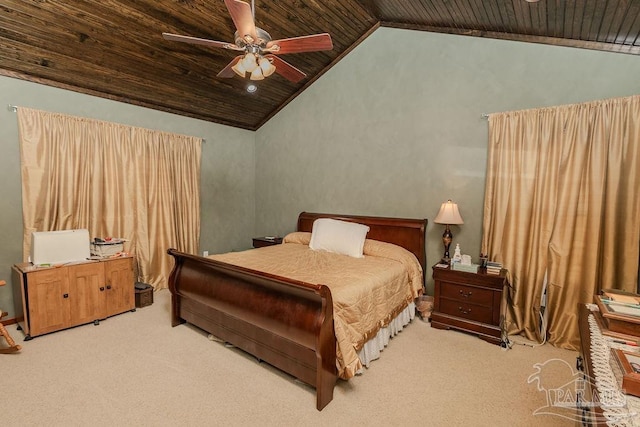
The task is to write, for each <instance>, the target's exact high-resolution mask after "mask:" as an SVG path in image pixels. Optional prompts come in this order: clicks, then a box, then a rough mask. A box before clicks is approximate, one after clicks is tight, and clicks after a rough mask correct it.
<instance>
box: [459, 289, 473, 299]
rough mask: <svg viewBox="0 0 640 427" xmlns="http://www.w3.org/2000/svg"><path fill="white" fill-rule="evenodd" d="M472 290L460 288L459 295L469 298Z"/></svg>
mask: <svg viewBox="0 0 640 427" xmlns="http://www.w3.org/2000/svg"><path fill="white" fill-rule="evenodd" d="M471 294H472V292H471V291H469V292H463V291H462V289H460V295H462V297H463V298H469V297H471Z"/></svg>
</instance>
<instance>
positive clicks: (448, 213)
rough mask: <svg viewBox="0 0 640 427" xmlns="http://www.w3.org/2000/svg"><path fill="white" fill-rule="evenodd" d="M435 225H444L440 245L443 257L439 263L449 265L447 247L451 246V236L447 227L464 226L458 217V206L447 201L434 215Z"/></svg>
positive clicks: (449, 259)
mask: <svg viewBox="0 0 640 427" xmlns="http://www.w3.org/2000/svg"><path fill="white" fill-rule="evenodd" d="M433 222H435V223H436V224H444V225H445V229H444V234H443V235H442V243H443V244H444V256H443V257H442V260H441V261H440V262H443V263H446V264H449V262H450V261H451V258H450V257H449V246H451V241H452V240H453V234H451V230H450V229H449V225H452V224H464V221H463V220H462V217H461V216H460V212H459V211H458V205H457V204H455V203H453V202H452V201H451V200H447V201H446V202H444V203H443V204H442V206H440V212H438V215H436V218H435V219H434V220H433Z"/></svg>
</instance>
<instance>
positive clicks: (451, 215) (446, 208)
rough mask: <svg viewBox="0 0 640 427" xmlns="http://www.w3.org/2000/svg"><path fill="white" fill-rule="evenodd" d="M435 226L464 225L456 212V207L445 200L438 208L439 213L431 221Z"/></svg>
mask: <svg viewBox="0 0 640 427" xmlns="http://www.w3.org/2000/svg"><path fill="white" fill-rule="evenodd" d="M433 222H435V223H436V224H449V225H450V224H464V221H463V220H462V217H461V216H460V212H459V211H458V205H457V204H455V203H453V202H452V201H451V200H447V201H446V202H444V203H443V204H442V206H440V212H438V215H436V218H435V219H434V220H433Z"/></svg>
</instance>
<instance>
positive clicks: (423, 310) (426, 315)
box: [416, 295, 433, 322]
mask: <svg viewBox="0 0 640 427" xmlns="http://www.w3.org/2000/svg"><path fill="white" fill-rule="evenodd" d="M416 309H417V310H418V314H419V315H420V317H421V318H422V320H424V321H425V322H428V321H429V319H431V312H432V311H433V297H432V296H430V295H420V296H419V297H418V298H417V299H416Z"/></svg>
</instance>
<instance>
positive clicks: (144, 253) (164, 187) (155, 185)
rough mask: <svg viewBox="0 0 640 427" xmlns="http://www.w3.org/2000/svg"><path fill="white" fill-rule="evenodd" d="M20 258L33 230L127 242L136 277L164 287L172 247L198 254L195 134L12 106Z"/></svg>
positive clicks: (197, 145)
mask: <svg viewBox="0 0 640 427" xmlns="http://www.w3.org/2000/svg"><path fill="white" fill-rule="evenodd" d="M17 113H18V124H19V131H20V150H21V161H22V164H21V167H22V203H23V220H24V240H23V241H24V245H23V249H24V258H25V260H26V258H27V256H28V254H29V246H30V244H31V232H32V231H51V230H65V229H76V228H86V229H88V230H89V233H90V235H91V236H92V237H107V236H111V237H121V238H125V239H128V240H129V242H127V244H125V250H126V251H128V252H130V253H132V254H133V255H134V256H135V257H136V260H137V264H138V280H140V281H143V282H145V283H149V284H151V285H153V286H154V287H155V288H156V289H159V288H165V287H166V286H167V278H168V276H169V273H170V271H171V267H172V263H171V259H170V257H169V255H167V253H166V251H167V249H168V248H170V247H173V248H177V249H179V250H181V251H184V252H188V253H194V254H195V253H197V252H198V247H199V232H200V231H199V230H200V188H199V182H200V155H201V144H202V140H201V139H200V138H195V137H190V136H183V135H176V134H170V133H166V132H159V131H153V130H149V129H142V128H136V127H130V126H124V125H120V124H115V123H108V122H103V121H97V120H92V119H86V118H81V117H74V116H67V115H63V114H57V113H49V112H45V111H38V110H31V109H27V108H18V109H17Z"/></svg>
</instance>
